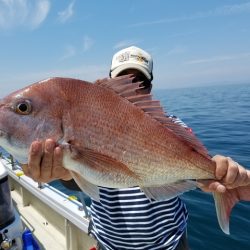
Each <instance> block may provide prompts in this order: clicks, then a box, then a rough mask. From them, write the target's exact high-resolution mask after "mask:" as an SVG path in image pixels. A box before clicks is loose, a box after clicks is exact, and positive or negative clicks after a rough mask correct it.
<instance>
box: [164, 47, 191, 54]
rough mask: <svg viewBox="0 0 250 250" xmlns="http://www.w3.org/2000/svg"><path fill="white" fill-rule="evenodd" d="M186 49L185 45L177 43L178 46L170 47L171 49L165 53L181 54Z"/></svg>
mask: <svg viewBox="0 0 250 250" xmlns="http://www.w3.org/2000/svg"><path fill="white" fill-rule="evenodd" d="M186 50H187V49H186V47H184V46H180V45H178V46H175V47H174V48H172V49H171V50H169V51H168V52H167V55H176V54H182V53H184V52H185V51H186Z"/></svg>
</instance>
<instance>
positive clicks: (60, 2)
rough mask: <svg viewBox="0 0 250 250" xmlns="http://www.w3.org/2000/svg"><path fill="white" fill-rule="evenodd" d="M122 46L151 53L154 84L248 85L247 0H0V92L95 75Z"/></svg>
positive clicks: (104, 72)
mask: <svg viewBox="0 0 250 250" xmlns="http://www.w3.org/2000/svg"><path fill="white" fill-rule="evenodd" d="M130 45H136V46H139V47H141V48H143V49H145V50H147V51H148V52H150V53H151V54H152V56H153V58H154V88H156V89H161V88H178V87H189V86H200V85H202V86H204V85H207V84H221V83H249V82H250V81H249V79H250V1H241V0H228V1H225V0H220V1H218V0H209V1H201V0H188V1H187V0H175V1H170V0H154V1H153V0H123V1H118V0H106V1H101V0H99V1H97V0H91V1H82V0H74V1H71V0H68V1H66V0H53V1H52V0H36V1H33V0H30V1H29V0H0V96H3V95H5V94H7V93H8V92H10V91H13V90H15V89H18V88H20V87H23V86H26V85H28V84H30V83H32V82H36V81H39V80H42V79H45V78H48V77H52V76H64V77H74V78H81V79H84V80H88V81H93V80H95V79H97V78H103V77H105V76H107V75H108V71H109V66H110V62H111V58H112V55H113V54H114V53H115V52H116V51H118V50H119V49H122V48H124V47H127V46H130Z"/></svg>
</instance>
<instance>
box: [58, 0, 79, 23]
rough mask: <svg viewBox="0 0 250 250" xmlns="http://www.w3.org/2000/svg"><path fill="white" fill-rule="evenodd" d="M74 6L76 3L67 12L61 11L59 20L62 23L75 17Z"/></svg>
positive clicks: (72, 3)
mask: <svg viewBox="0 0 250 250" xmlns="http://www.w3.org/2000/svg"><path fill="white" fill-rule="evenodd" d="M74 4H75V3H74V2H71V3H70V4H69V5H68V7H67V8H66V9H65V10H63V11H60V12H59V13H58V18H59V21H60V22H62V23H65V22H66V21H67V20H69V19H70V18H71V17H72V16H73V14H74V10H73V7H74Z"/></svg>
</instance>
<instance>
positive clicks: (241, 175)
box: [226, 165, 248, 189]
mask: <svg viewBox="0 0 250 250" xmlns="http://www.w3.org/2000/svg"><path fill="white" fill-rule="evenodd" d="M247 183H248V174H247V170H246V169H245V168H243V167H242V166H240V165H238V174H237V176H236V178H235V180H234V182H233V183H232V184H229V185H226V187H227V188H230V189H232V188H235V187H238V186H244V185H246V184H247Z"/></svg>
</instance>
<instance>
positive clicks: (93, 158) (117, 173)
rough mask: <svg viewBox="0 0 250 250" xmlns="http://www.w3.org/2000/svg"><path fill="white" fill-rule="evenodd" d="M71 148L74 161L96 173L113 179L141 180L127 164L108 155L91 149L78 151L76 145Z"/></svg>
mask: <svg viewBox="0 0 250 250" xmlns="http://www.w3.org/2000/svg"><path fill="white" fill-rule="evenodd" d="M71 148H72V149H74V156H73V159H74V160H77V161H82V162H83V163H84V164H85V165H86V166H89V167H90V168H91V169H92V170H94V171H96V172H99V173H100V172H101V173H103V174H107V175H110V176H111V178H116V177H121V176H124V177H130V178H131V177H132V178H134V179H137V180H138V179H139V177H138V176H137V175H136V174H135V173H134V172H133V171H132V170H130V169H129V167H128V166H127V165H126V164H124V163H123V162H120V161H118V160H116V159H114V158H112V157H110V156H108V155H105V154H102V153H99V152H97V151H95V150H92V149H89V148H83V149H81V148H80V147H79V149H78V148H77V147H76V146H74V145H73V146H71ZM76 152H77V153H76Z"/></svg>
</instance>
